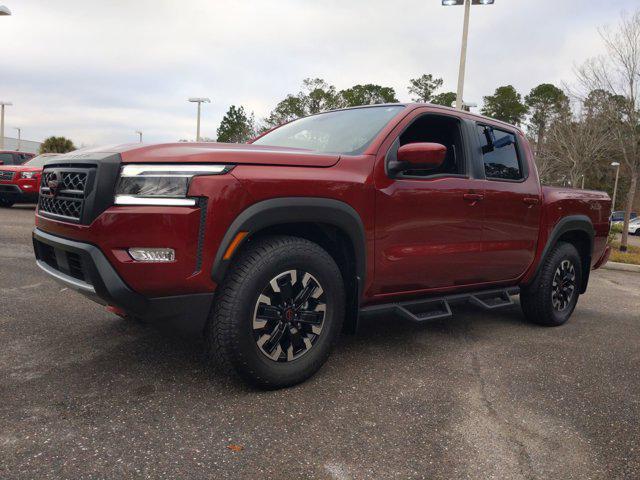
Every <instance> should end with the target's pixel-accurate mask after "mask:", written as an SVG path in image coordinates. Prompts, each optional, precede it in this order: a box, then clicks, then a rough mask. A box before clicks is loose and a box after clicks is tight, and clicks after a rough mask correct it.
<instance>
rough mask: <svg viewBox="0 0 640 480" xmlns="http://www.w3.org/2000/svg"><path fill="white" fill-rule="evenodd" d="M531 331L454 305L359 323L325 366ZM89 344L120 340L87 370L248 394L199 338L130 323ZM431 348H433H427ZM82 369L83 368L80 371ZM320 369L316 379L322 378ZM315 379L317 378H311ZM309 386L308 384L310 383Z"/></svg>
mask: <svg viewBox="0 0 640 480" xmlns="http://www.w3.org/2000/svg"><path fill="white" fill-rule="evenodd" d="M503 328H515V329H531V328H536V327H534V326H532V325H530V324H528V323H526V322H525V320H524V317H523V316H522V313H521V311H520V308H519V306H518V305H517V304H516V305H513V306H512V307H507V308H504V309H502V310H499V311H495V312H489V313H487V312H482V311H480V312H479V311H478V309H477V308H474V307H470V306H457V307H456V309H455V315H454V316H453V317H452V318H449V319H445V320H435V321H430V322H426V323H424V324H413V323H411V322H408V321H406V320H403V319H401V318H395V317H392V316H391V317H390V316H381V317H377V318H367V319H362V320H361V321H360V323H359V327H358V332H357V333H356V334H355V335H341V336H340V338H339V341H338V343H337V345H336V348H335V349H334V352H333V354H332V357H331V360H330V362H333V361H335V362H337V363H339V362H341V361H343V360H344V361H350V362H358V363H360V362H362V363H370V362H372V361H374V360H375V359H377V358H379V356H380V355H379V353H380V352H383V353H384V357H385V358H386V361H388V362H393V361H394V358H396V357H397V359H398V360H399V361H400V360H401V359H402V358H406V356H407V354H408V353H409V354H411V355H412V356H415V357H416V359H417V360H419V359H420V357H422V356H424V357H429V356H430V354H431V350H433V348H435V345H436V344H438V345H441V344H443V343H445V344H448V343H451V344H452V345H454V346H455V345H459V346H460V348H463V347H462V346H463V344H464V342H465V341H466V340H468V338H469V333H470V331H471V330H473V336H474V338H476V337H477V338H483V337H485V336H486V337H490V336H492V335H493V332H494V331H495V330H496V329H503ZM95 333H96V337H97V338H93V339H91V343H94V344H100V343H101V342H103V341H104V340H103V339H101V338H99V337H108V338H114V337H115V338H118V337H120V338H121V339H122V341H119V342H117V343H116V344H115V345H112V346H111V347H110V348H109V349H108V350H107V351H103V352H101V354H100V355H99V356H98V357H97V358H93V359H92V360H91V363H93V365H92V366H91V367H90V369H91V370H93V371H96V370H97V371H102V372H105V374H107V373H106V372H110V371H111V372H112V373H116V372H113V363H114V361H115V362H116V363H117V366H118V369H119V370H120V371H119V373H120V374H124V375H127V376H128V375H133V376H137V375H140V374H143V376H144V377H147V378H148V380H149V381H150V382H152V383H156V384H157V383H165V382H171V383H178V384H179V383H182V382H185V383H187V384H192V385H193V384H194V383H202V385H206V386H207V387H206V388H211V387H213V388H225V389H229V388H231V389H233V390H236V391H248V390H252V389H250V388H249V387H246V386H244V385H243V384H240V382H238V381H236V380H234V379H233V378H229V377H228V376H227V375H224V374H223V373H221V372H219V371H218V370H217V369H216V368H215V367H214V368H211V366H210V365H208V364H207V362H206V346H205V342H204V339H203V338H202V337H199V336H195V335H188V336H187V335H184V334H182V333H179V332H177V331H175V330H173V329H170V328H166V327H165V328H159V327H158V326H156V325H145V324H138V323H136V322H133V321H131V320H124V319H117V320H115V321H113V322H110V323H109V324H107V325H104V326H103V327H102V328H100V329H99V330H98V331H97V332H95ZM432 347H433V348H432ZM87 367H88V366H87V365H85V366H84V368H87ZM323 371H324V369H323V370H321V372H320V375H319V376H323V375H325V374H326V373H323ZM343 374H344V375H350V374H351V373H348V372H346V371H344V372H341V369H340V368H337V369H332V371H331V373H330V375H343ZM315 378H318V376H316V377H315ZM312 381H313V380H312Z"/></svg>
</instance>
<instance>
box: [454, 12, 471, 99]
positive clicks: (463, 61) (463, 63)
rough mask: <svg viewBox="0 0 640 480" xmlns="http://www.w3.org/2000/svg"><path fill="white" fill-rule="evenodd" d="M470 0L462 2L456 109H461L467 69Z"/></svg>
mask: <svg viewBox="0 0 640 480" xmlns="http://www.w3.org/2000/svg"><path fill="white" fill-rule="evenodd" d="M470 15H471V0H465V2H464V26H463V27H462V47H461V48H460V68H459V70H458V90H457V93H456V109H458V110H462V103H463V95H464V76H465V72H466V69H467V43H468V39H469V16H470Z"/></svg>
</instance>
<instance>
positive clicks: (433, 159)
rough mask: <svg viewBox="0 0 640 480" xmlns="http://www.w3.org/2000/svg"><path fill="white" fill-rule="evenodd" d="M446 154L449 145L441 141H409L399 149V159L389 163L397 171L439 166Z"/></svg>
mask: <svg viewBox="0 0 640 480" xmlns="http://www.w3.org/2000/svg"><path fill="white" fill-rule="evenodd" d="M446 156H447V147H445V146H444V145H442V144H440V143H409V144H407V145H403V146H401V147H400V148H399V149H398V160H397V161H396V162H393V164H390V165H389V170H390V171H391V172H392V173H397V172H401V171H403V170H422V169H432V168H438V167H439V166H441V165H442V163H443V162H444V159H445V158H446Z"/></svg>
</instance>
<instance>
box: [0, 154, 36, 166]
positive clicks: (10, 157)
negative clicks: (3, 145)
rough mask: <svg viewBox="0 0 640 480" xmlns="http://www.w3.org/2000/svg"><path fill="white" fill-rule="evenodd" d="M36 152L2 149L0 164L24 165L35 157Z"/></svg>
mask: <svg viewBox="0 0 640 480" xmlns="http://www.w3.org/2000/svg"><path fill="white" fill-rule="evenodd" d="M35 156H36V154H35V153H26V152H17V151H15V150H0V165H22V164H23V163H24V162H26V161H27V160H29V159H31V158H33V157H35Z"/></svg>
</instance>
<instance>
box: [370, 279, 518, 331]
mask: <svg viewBox="0 0 640 480" xmlns="http://www.w3.org/2000/svg"><path fill="white" fill-rule="evenodd" d="M518 293H520V289H519V288H517V287H512V288H503V289H498V290H484V291H481V292H471V293H458V294H455V295H447V296H443V297H431V298H425V299H422V300H411V301H406V302H394V303H385V304H381V305H372V306H369V307H364V308H361V309H360V315H361V316H363V317H367V316H374V315H385V314H386V315H389V314H392V315H396V316H399V317H402V318H404V319H406V320H409V321H411V322H415V323H423V322H428V321H431V320H442V319H444V318H450V317H452V316H453V313H452V311H451V304H452V303H471V304H472V305H475V306H477V307H481V308H483V309H485V310H495V309H496V308H501V307H508V306H510V305H513V299H512V298H511V296H512V295H517V294H518Z"/></svg>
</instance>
